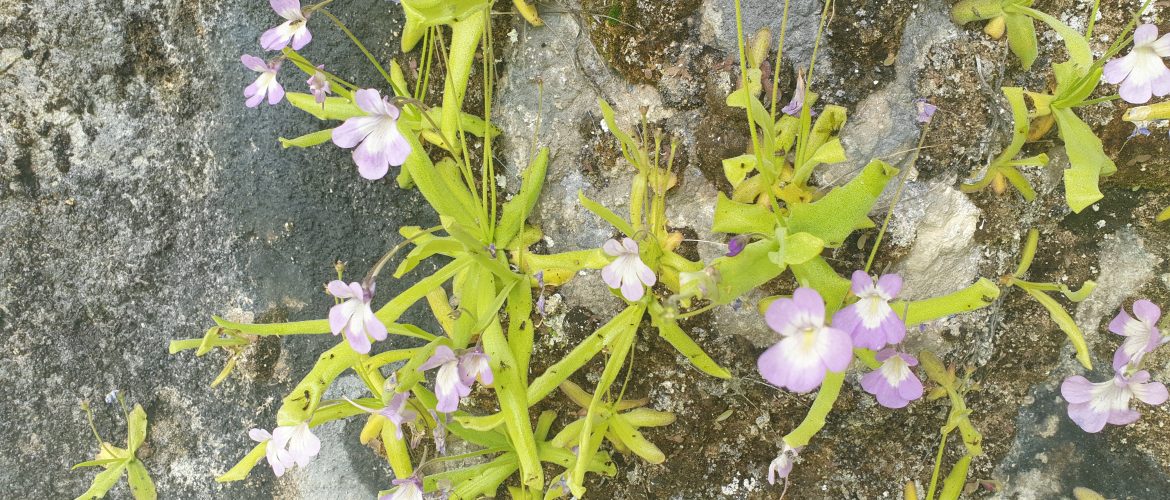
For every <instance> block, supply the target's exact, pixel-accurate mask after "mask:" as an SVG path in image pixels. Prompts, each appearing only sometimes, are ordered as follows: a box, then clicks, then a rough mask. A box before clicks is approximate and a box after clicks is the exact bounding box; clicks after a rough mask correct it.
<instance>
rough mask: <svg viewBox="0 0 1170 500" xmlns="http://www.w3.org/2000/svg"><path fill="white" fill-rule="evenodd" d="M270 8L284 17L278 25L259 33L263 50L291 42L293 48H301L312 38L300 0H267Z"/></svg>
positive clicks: (276, 47) (279, 47)
mask: <svg viewBox="0 0 1170 500" xmlns="http://www.w3.org/2000/svg"><path fill="white" fill-rule="evenodd" d="M268 3H269V4H271V5H272V10H274V11H276V13H277V14H278V15H280V17H283V18H284V19H285V21H284V23H283V24H281V25H280V26H277V27H275V28H272V29H270V30H268V31H265V32H264V34H263V35H260V46H261V47H264V50H280V49H283V48H285V47H287V46H288V44H289V42H292V48H293V50H301V47H304V46H305V45H306V44H308V43H309V40H312V39H313V34H312V33H309V26H308V23H307V22H306V20H307V19H306V18H305V14H304V13H303V12H301V2H300V0H268Z"/></svg>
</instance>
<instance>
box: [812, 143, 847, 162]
mask: <svg viewBox="0 0 1170 500" xmlns="http://www.w3.org/2000/svg"><path fill="white" fill-rule="evenodd" d="M808 161H810V162H813V163H841V162H843V161H845V148H844V147H842V146H841V139H840V138H837V137H834V138H832V139H830V140H829V141H828V142H826V143H824V144H822V145H821V147H819V148H817V150H816V151H815V152H814V153H813V155H812V157H810V158H809V159H808Z"/></svg>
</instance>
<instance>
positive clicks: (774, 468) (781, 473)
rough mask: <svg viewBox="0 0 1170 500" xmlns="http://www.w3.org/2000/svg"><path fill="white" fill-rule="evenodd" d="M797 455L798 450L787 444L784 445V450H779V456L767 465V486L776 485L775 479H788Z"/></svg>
mask: <svg viewBox="0 0 1170 500" xmlns="http://www.w3.org/2000/svg"><path fill="white" fill-rule="evenodd" d="M799 454H800V448H793V447H791V446H788V443H784V449H783V450H780V454H779V455H777V456H776V458H775V459H774V460H772V463H770V464H768V484H776V479H777V478H779V479H786V478H788V474H790V473H791V472H792V466H793V465H794V464H796V457H797V455H799Z"/></svg>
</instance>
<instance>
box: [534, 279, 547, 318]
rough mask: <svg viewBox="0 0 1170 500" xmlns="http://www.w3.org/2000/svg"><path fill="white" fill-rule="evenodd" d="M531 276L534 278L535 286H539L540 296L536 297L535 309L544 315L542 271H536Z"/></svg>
mask: <svg viewBox="0 0 1170 500" xmlns="http://www.w3.org/2000/svg"><path fill="white" fill-rule="evenodd" d="M533 277H534V278H536V286H537V287H538V288H540V297H539V298H537V299H536V311H537V312H539V313H540V316H541V317H544V316H545V312H544V271H537V272H536V274H534V275H533Z"/></svg>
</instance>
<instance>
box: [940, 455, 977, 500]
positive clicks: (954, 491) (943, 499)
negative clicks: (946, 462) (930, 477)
mask: <svg viewBox="0 0 1170 500" xmlns="http://www.w3.org/2000/svg"><path fill="white" fill-rule="evenodd" d="M970 466H971V455H963V458H960V459H959V461H958V462H956V463H955V466H954V467H951V473H950V474H947V478H946V479H944V480H943V487H942V492H940V493H939V495H938V498H939V500H959V497H960V495H962V493H963V486H966V485H967V469H968V468H970Z"/></svg>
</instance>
